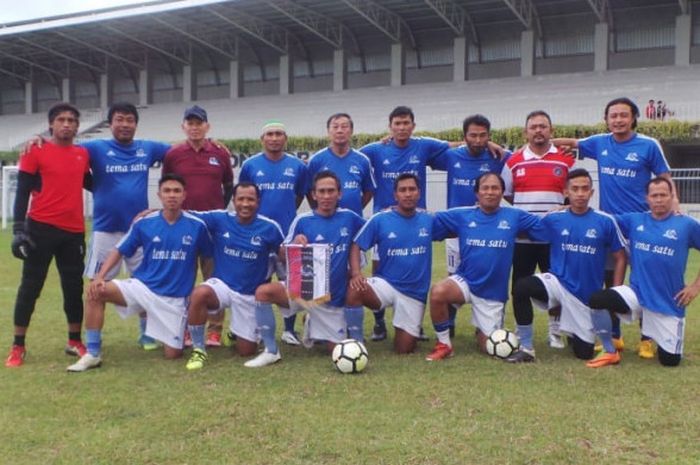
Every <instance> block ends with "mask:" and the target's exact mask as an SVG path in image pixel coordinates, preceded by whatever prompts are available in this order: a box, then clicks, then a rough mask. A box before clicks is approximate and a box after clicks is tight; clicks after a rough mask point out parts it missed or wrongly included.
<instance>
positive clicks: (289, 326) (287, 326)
mask: <svg viewBox="0 0 700 465" xmlns="http://www.w3.org/2000/svg"><path fill="white" fill-rule="evenodd" d="M296 322H297V315H296V313H295V314H294V315H291V316H287V317H284V330H285V331H289V332H290V333H293V332H294V324H295V323H296Z"/></svg>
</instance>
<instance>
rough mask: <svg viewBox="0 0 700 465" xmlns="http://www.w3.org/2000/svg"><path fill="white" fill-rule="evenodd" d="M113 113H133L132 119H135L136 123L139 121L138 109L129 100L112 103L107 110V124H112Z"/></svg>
mask: <svg viewBox="0 0 700 465" xmlns="http://www.w3.org/2000/svg"><path fill="white" fill-rule="evenodd" d="M115 113H123V114H125V115H134V119H135V120H136V124H138V122H139V111H138V110H137V109H136V106H135V105H134V104H133V103H129V102H117V103H113V104H112V106H110V107H109V111H108V112H107V121H108V122H109V124H112V118H114V114H115Z"/></svg>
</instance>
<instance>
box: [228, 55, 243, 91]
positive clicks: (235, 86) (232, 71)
mask: <svg viewBox="0 0 700 465" xmlns="http://www.w3.org/2000/svg"><path fill="white" fill-rule="evenodd" d="M228 69H229V83H228V85H229V98H232V99H233V98H239V97H243V64H241V62H240V61H239V60H231V61H230V62H229V64H228Z"/></svg>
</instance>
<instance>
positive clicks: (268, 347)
mask: <svg viewBox="0 0 700 465" xmlns="http://www.w3.org/2000/svg"><path fill="white" fill-rule="evenodd" d="M311 192H312V195H313V201H314V203H315V205H316V208H314V210H313V211H311V212H308V213H302V214H300V215H298V216H297V217H296V218H295V219H294V221H293V222H292V224H291V226H290V228H289V234H288V235H287V238H286V239H285V244H300V245H307V244H328V245H330V246H331V247H332V249H331V263H330V279H329V281H330V295H331V298H330V300H329V301H328V302H326V303H323V304H311V305H310V306H309V308H308V311H309V314H308V318H307V320H306V325H305V331H304V345H306V346H310V345H311V344H313V341H326V342H327V343H328V347H329V349H331V350H332V348H333V346H335V344H336V343H338V342H340V341H342V340H343V339H345V338H346V328H347V333H348V334H347V336H349V337H352V338H360V340H361V338H362V316H363V312H362V307H360V308H359V311H358V310H357V309H355V311H353V310H350V311H347V310H346V311H344V310H343V306H344V304H345V293H346V290H347V283H348V256H349V254H350V244H351V243H352V238H353V237H354V236H355V234H356V233H357V231H359V229H360V228H361V227H362V225H363V224H364V221H363V219H362V217H361V216H359V215H358V214H356V213H355V212H353V211H351V210H348V209H345V208H338V203H339V202H340V198H341V182H340V178H339V177H338V176H336V174H335V173H333V172H332V171H327V170H325V171H321V172H320V173H318V174H317V175H316V176H315V177H314V180H313V189H312V191H311ZM255 299H256V300H257V309H256V315H257V316H258V317H259V320H258V327H259V328H260V333H261V335H262V337H263V340H264V341H265V351H264V352H262V353H261V354H260V355H258V356H257V357H256V358H254V359H253V360H250V361H249V362H246V364H245V365H246V366H247V367H251V368H257V367H262V366H266V365H269V364H272V363H275V362H277V361H278V360H280V358H281V356H280V353H279V350H277V349H276V343H275V338H274V334H275V317H274V314H273V313H272V304H273V303H274V304H277V305H278V306H279V307H280V308H289V309H290V311H292V312H295V313H296V312H300V311H302V310H304V307H302V305H300V304H299V303H296V302H293V301H291V300H290V298H289V295H288V293H287V289H286V288H285V285H284V283H280V282H275V283H267V284H263V285H262V286H260V287H258V289H257V290H256V291H255Z"/></svg>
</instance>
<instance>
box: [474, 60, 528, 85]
mask: <svg viewBox="0 0 700 465" xmlns="http://www.w3.org/2000/svg"><path fill="white" fill-rule="evenodd" d="M516 76H520V60H508V61H492V62H489V63H479V64H470V65H469V71H468V79H470V80H471V79H492V78H502V77H516Z"/></svg>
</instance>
